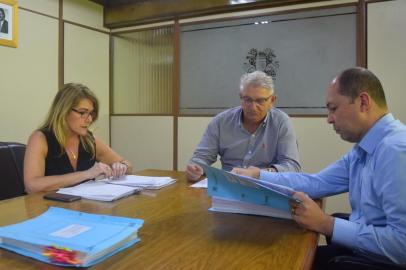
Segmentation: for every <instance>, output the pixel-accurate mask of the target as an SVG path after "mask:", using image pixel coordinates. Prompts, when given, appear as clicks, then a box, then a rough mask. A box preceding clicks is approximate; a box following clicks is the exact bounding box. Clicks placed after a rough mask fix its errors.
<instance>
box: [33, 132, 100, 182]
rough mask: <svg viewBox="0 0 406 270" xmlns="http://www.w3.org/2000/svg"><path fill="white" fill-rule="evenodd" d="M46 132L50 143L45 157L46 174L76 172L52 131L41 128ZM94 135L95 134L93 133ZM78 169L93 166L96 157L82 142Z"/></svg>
mask: <svg viewBox="0 0 406 270" xmlns="http://www.w3.org/2000/svg"><path fill="white" fill-rule="evenodd" d="M40 131H41V132H42V133H44V135H45V137H46V139H47V143H48V154H47V156H46V159H45V176H48V175H61V174H66V173H72V172H75V170H74V169H73V167H72V164H71V163H70V161H69V157H68V155H67V153H66V152H64V153H63V154H61V147H60V145H59V143H58V141H57V140H56V137H55V135H54V133H53V132H52V131H49V130H40ZM92 136H93V135H92ZM77 158H78V159H77V165H76V171H85V170H87V169H89V168H91V167H92V166H93V165H94V163H95V162H96V159H95V158H94V157H92V154H91V153H89V152H87V151H86V150H85V148H84V147H83V145H82V143H81V142H80V143H79V151H78V157H77Z"/></svg>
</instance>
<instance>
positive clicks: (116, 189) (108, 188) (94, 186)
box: [57, 175, 176, 201]
mask: <svg viewBox="0 0 406 270" xmlns="http://www.w3.org/2000/svg"><path fill="white" fill-rule="evenodd" d="M175 182H176V180H175V179H172V178H170V177H155V176H140V175H124V176H122V177H120V178H119V179H116V180H114V179H107V178H106V179H101V180H97V181H87V182H85V183H82V184H79V185H76V186H73V187H68V188H61V189H59V190H58V191H57V193H61V194H68V195H76V196H80V197H82V198H85V199H90V200H98V201H114V200H117V199H120V198H123V197H126V196H129V195H132V194H134V193H137V192H139V191H141V190H143V189H160V188H162V187H165V186H168V185H171V184H173V183H175Z"/></svg>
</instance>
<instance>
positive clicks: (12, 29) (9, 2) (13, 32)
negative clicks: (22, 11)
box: [0, 0, 18, 47]
mask: <svg viewBox="0 0 406 270" xmlns="http://www.w3.org/2000/svg"><path fill="white" fill-rule="evenodd" d="M17 34H18V6H17V1H16V0H0V45H4V46H9V47H17V37H18V35H17Z"/></svg>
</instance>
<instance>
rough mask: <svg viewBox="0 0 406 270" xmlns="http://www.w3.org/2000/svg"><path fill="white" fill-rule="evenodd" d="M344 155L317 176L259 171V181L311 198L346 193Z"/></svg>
mask: <svg viewBox="0 0 406 270" xmlns="http://www.w3.org/2000/svg"><path fill="white" fill-rule="evenodd" d="M348 155H349V154H347V155H345V156H344V157H342V158H341V159H340V160H338V161H336V162H334V163H332V164H330V165H329V166H328V167H326V168H325V169H324V170H322V171H320V172H319V173H317V174H308V173H294V172H284V173H273V172H267V171H263V170H261V171H260V179H261V180H265V181H269V182H272V183H275V184H279V185H283V186H288V187H290V188H292V189H294V190H295V191H302V192H304V193H306V194H308V195H309V196H310V197H311V198H322V197H325V196H331V195H335V194H339V193H343V192H347V191H348V178H349V174H348V166H349V158H348Z"/></svg>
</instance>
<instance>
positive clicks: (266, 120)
mask: <svg viewBox="0 0 406 270" xmlns="http://www.w3.org/2000/svg"><path fill="white" fill-rule="evenodd" d="M239 110H240V112H239V117H238V125H239V126H240V127H242V115H243V113H244V112H243V110H242V107H240V109H239ZM270 111H271V109H269V110H268V112H267V113H266V116H265V118H264V120H263V121H262V124H261V126H262V127H265V126H266V123H267V122H268V118H269V117H270V116H269V113H270Z"/></svg>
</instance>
